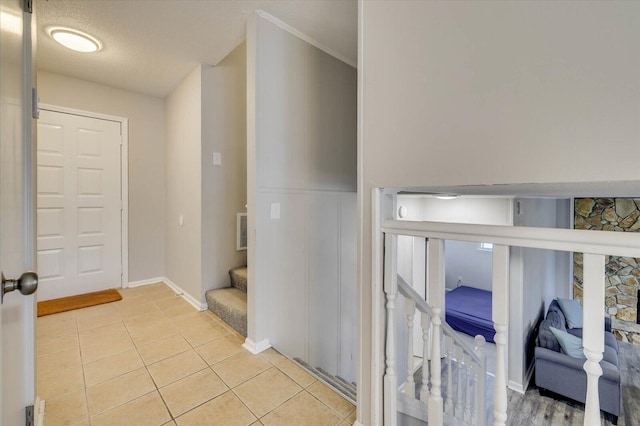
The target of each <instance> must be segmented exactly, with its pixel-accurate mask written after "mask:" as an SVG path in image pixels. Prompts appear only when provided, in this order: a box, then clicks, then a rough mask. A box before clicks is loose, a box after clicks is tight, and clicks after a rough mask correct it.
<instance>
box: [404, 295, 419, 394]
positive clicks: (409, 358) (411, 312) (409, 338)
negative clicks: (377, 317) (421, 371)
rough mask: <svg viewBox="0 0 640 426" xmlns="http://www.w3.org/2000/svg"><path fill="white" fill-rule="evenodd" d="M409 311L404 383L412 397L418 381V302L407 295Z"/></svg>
mask: <svg viewBox="0 0 640 426" xmlns="http://www.w3.org/2000/svg"><path fill="white" fill-rule="evenodd" d="M404 308H405V311H406V313H407V330H408V331H407V380H406V381H405V383H404V393H405V394H406V395H407V396H410V397H411V398H413V397H415V394H416V383H415V381H414V380H413V317H414V315H415V312H416V302H415V301H414V300H413V299H412V298H410V297H407V298H406V299H404Z"/></svg>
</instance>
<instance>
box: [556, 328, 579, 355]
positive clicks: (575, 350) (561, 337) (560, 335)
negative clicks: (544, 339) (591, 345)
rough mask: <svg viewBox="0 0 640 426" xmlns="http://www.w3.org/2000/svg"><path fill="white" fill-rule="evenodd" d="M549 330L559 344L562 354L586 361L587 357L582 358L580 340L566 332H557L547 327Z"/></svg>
mask: <svg viewBox="0 0 640 426" xmlns="http://www.w3.org/2000/svg"><path fill="white" fill-rule="evenodd" d="M549 329H550V330H551V332H552V333H553V335H554V336H556V339H558V342H560V347H561V348H562V352H564V353H565V354H567V355H569V356H571V357H574V358H581V359H587V357H585V356H584V348H583V347H582V339H581V338H579V337H576V336H574V335H572V334H569V333H567V332H566V331H562V330H558V329H557V328H555V327H549Z"/></svg>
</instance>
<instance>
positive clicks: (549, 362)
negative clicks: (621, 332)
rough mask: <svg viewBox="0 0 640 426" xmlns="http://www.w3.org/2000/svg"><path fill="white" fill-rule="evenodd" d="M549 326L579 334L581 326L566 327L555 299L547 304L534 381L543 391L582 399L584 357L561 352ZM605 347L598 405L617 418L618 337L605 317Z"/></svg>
mask: <svg viewBox="0 0 640 426" xmlns="http://www.w3.org/2000/svg"><path fill="white" fill-rule="evenodd" d="M549 327H554V328H557V329H559V330H563V331H566V332H568V333H570V334H573V335H574V336H578V337H582V329H581V328H567V321H566V319H565V316H564V314H563V313H562V310H561V309H560V306H559V305H558V302H557V301H556V300H554V301H553V302H551V305H550V306H549V310H548V312H547V316H546V318H545V319H544V320H543V321H542V322H541V323H540V327H539V329H538V338H537V340H536V348H535V383H536V386H538V388H540V393H541V394H542V395H549V394H550V393H551V394H557V395H561V396H564V397H567V398H570V399H573V400H575V401H579V402H582V403H584V402H585V398H586V394H587V373H586V372H585V371H584V369H583V366H584V362H585V360H584V359H578V358H573V357H571V356H569V355H566V354H564V353H562V350H561V348H560V344H559V342H558V339H556V337H555V336H554V335H553V333H552V332H551V330H549ZM604 337H605V348H604V353H603V358H602V361H601V362H600V366H601V367H602V371H603V374H602V376H601V377H600V380H599V382H598V384H599V393H600V409H601V410H602V411H604V412H605V413H609V414H610V416H611V422H612V423H613V424H614V425H615V424H617V422H618V416H619V415H620V412H621V409H622V406H621V399H620V398H621V394H622V384H621V381H620V371H619V368H618V350H619V347H618V341H617V340H616V338H615V336H614V335H613V334H612V333H611V321H610V319H609V318H606V319H605V336H604Z"/></svg>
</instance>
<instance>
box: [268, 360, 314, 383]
mask: <svg viewBox="0 0 640 426" xmlns="http://www.w3.org/2000/svg"><path fill="white" fill-rule="evenodd" d="M276 367H278V368H279V369H280V370H282V372H284V374H286V375H287V376H289V377H291V378H292V379H293V380H295V381H296V382H297V383H298V384H299V385H300V386H302V387H307V386H309V385H310V384H312V383H314V382H315V381H316V378H315V377H313V376H312V375H311V374H309V373H307V372H306V371H305V370H304V369H302V368H301V367H299V366H298V364H296V363H295V362H293V361H291V360H289V359H286V358H285V359H284V360H282V361H280V362H279V363H277V364H276Z"/></svg>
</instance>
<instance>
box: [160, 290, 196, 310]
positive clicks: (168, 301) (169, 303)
mask: <svg viewBox="0 0 640 426" xmlns="http://www.w3.org/2000/svg"><path fill="white" fill-rule="evenodd" d="M152 300H153V303H155V305H156V306H157V307H158V309H160V310H161V311H164V310H167V309H171V308H176V307H182V306H186V307H188V308H191V309H192V310H193V307H192V306H191V305H189V304H188V303H187V302H186V301H185V300H184V299H183V298H182V297H180V296H178V295H177V294H175V293H174V294H173V295H171V296H168V297H164V298H161V299H152Z"/></svg>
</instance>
